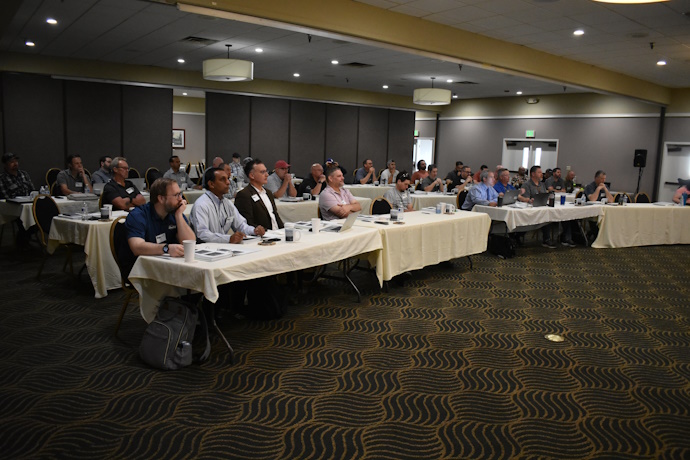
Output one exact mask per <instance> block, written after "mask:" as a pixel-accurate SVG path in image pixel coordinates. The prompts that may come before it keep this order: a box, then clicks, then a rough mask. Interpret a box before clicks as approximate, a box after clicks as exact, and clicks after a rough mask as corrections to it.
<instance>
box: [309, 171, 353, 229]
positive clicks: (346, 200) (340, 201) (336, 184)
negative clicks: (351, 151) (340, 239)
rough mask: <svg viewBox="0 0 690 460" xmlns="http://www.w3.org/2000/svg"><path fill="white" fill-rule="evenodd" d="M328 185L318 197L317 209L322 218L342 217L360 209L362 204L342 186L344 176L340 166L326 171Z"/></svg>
mask: <svg viewBox="0 0 690 460" xmlns="http://www.w3.org/2000/svg"><path fill="white" fill-rule="evenodd" d="M326 181H327V183H328V187H327V188H326V190H324V191H323V193H321V196H320V197H319V209H320V210H321V218H322V219H323V220H333V219H343V218H345V217H347V216H349V215H350V214H351V213H353V212H357V211H361V210H362V205H360V204H359V201H357V200H356V199H355V197H354V196H353V195H352V193H350V191H349V190H348V189H346V188H344V185H345V177H344V176H343V172H342V171H341V170H340V168H338V167H336V168H331V169H329V170H328V172H327V173H326Z"/></svg>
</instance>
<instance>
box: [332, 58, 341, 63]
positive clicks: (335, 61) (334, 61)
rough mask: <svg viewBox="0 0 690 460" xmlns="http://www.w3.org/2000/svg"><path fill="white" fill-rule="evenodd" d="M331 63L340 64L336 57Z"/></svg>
mask: <svg viewBox="0 0 690 460" xmlns="http://www.w3.org/2000/svg"><path fill="white" fill-rule="evenodd" d="M331 64H340V63H339V62H338V61H337V60H336V59H333V60H332V61H331Z"/></svg>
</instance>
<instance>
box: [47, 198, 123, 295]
mask: <svg viewBox="0 0 690 460" xmlns="http://www.w3.org/2000/svg"><path fill="white" fill-rule="evenodd" d="M124 215H127V213H126V212H124V211H116V212H114V213H113V217H119V216H124ZM111 226H112V221H107V222H101V221H99V220H87V221H81V220H74V219H69V218H66V217H55V218H54V219H53V224H52V225H51V227H50V234H49V237H48V238H49V241H48V250H49V251H50V252H53V251H54V250H55V248H57V246H58V243H62V244H65V243H74V244H79V245H82V246H84V253H85V254H86V268H87V270H88V272H89V277H90V278H91V284H93V289H94V291H95V297H96V298H97V299H100V298H101V297H105V296H107V295H108V290H109V289H118V288H120V287H121V281H120V270H119V268H118V267H117V263H116V262H115V259H113V255H112V253H111V251H110V227H111Z"/></svg>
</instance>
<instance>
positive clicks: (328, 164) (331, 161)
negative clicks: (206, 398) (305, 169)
mask: <svg viewBox="0 0 690 460" xmlns="http://www.w3.org/2000/svg"><path fill="white" fill-rule="evenodd" d="M331 168H340V170H341V171H342V172H343V176H347V169H345V168H343V167H342V166H340V164H339V163H338V162H337V161H335V160H334V159H333V158H328V159H327V160H326V162H325V163H324V164H323V171H324V172H326V171H328V170H329V169H331Z"/></svg>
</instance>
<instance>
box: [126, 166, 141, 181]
mask: <svg viewBox="0 0 690 460" xmlns="http://www.w3.org/2000/svg"><path fill="white" fill-rule="evenodd" d="M140 177H141V174H139V171H137V169H136V168H129V174H128V175H127V179H132V178H134V179H138V178H140Z"/></svg>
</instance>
